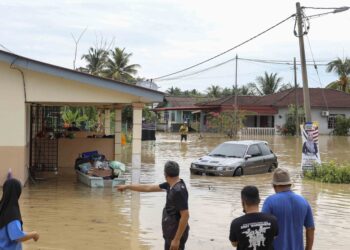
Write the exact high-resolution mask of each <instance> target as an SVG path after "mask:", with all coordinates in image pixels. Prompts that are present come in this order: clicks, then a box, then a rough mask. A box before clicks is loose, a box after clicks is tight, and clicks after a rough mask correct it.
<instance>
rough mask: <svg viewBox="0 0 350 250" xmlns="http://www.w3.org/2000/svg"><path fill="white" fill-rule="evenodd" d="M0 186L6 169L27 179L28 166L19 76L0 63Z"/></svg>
mask: <svg viewBox="0 0 350 250" xmlns="http://www.w3.org/2000/svg"><path fill="white" fill-rule="evenodd" d="M0 89H1V91H0V117H1V123H0V186H1V185H2V184H3V182H4V181H5V178H6V175H7V173H8V170H9V168H11V169H12V173H13V176H14V177H15V178H17V179H19V180H21V181H22V183H23V184H24V181H25V180H26V179H27V176H28V173H27V167H28V165H29V164H28V163H29V160H28V158H29V135H28V133H27V130H26V129H27V124H29V114H28V113H29V112H28V111H29V107H28V106H29V105H27V106H26V105H25V100H24V88H23V81H22V77H21V74H20V73H19V72H18V71H16V70H13V69H10V68H9V65H7V64H5V63H0Z"/></svg>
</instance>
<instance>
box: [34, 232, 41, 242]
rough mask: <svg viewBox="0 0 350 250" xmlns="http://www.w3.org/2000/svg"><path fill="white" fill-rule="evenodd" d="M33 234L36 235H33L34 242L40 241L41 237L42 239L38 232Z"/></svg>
mask: <svg viewBox="0 0 350 250" xmlns="http://www.w3.org/2000/svg"><path fill="white" fill-rule="evenodd" d="M33 233H34V235H33V240H34V241H38V239H39V237H40V236H39V234H38V233H37V232H36V231H34V232H33Z"/></svg>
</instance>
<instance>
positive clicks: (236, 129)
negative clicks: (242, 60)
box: [235, 54, 238, 136]
mask: <svg viewBox="0 0 350 250" xmlns="http://www.w3.org/2000/svg"><path fill="white" fill-rule="evenodd" d="M235 66H236V72H235V136H236V135H237V133H238V119H237V115H238V114H237V113H238V107H237V95H238V86H237V67H238V55H237V54H236V65H235Z"/></svg>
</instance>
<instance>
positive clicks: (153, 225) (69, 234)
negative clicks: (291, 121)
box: [20, 134, 350, 250]
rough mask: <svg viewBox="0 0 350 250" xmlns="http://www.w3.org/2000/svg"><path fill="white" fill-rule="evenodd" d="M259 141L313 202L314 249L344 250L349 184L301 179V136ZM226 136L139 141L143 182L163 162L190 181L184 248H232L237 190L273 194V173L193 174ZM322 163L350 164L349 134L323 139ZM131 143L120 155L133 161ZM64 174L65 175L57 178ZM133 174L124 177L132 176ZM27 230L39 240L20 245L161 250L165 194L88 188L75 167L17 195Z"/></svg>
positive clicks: (159, 175) (158, 173)
mask: <svg viewBox="0 0 350 250" xmlns="http://www.w3.org/2000/svg"><path fill="white" fill-rule="evenodd" d="M242 139H264V140H266V141H268V142H269V144H270V145H271V148H272V149H273V150H274V152H275V153H276V154H277V155H278V160H279V166H281V167H285V168H287V169H289V170H290V172H291V174H292V178H293V180H294V185H293V190H294V191H295V192H297V193H299V194H302V195H303V196H304V197H306V199H307V200H308V201H309V202H310V204H311V206H312V209H313V213H314V218H315V224H316V233H315V234H316V235H315V243H314V249H319V250H326V249H337V250H341V249H349V245H350V237H349V233H350V216H349V214H350V186H349V185H339V184H322V183H318V182H314V181H307V180H304V179H302V178H301V177H300V157H301V142H300V138H294V137H281V136H274V137H272V136H271V137H255V138H252V137H250V138H248V137H246V138H242ZM225 140H227V139H226V138H217V137H209V136H208V137H207V136H205V138H204V139H201V140H200V139H198V136H197V135H189V142H187V143H180V142H179V136H177V135H174V134H157V141H155V142H143V148H142V150H143V154H142V168H141V183H161V182H163V181H164V177H163V165H164V163H165V162H166V161H167V160H175V161H177V162H179V164H180V167H181V173H180V174H181V178H183V179H184V181H185V182H186V183H187V187H188V190H189V195H190V197H189V206H190V222H189V223H190V227H191V230H190V237H189V240H188V243H187V249H190V250H191V249H195V250H196V249H201V250H209V249H231V248H232V247H231V244H230V242H229V240H228V233H229V226H230V222H231V220H232V219H233V218H235V217H238V216H241V215H242V207H241V202H240V190H241V189H242V187H243V186H245V185H256V186H258V188H259V190H260V194H261V198H262V201H263V200H264V199H265V198H266V196H268V195H270V194H272V193H273V189H272V187H271V184H270V182H271V177H272V176H271V174H269V173H267V174H262V175H255V176H242V177H212V176H192V175H190V171H189V166H190V163H191V161H192V160H194V159H196V158H198V157H200V156H202V155H203V154H206V153H208V152H209V151H210V150H211V149H213V148H214V147H215V146H216V145H217V144H219V143H221V142H223V141H225ZM319 140H320V151H321V159H322V160H323V161H330V160H336V161H340V162H341V161H350V147H349V145H350V138H346V137H328V136H320V139H319ZM130 159H131V157H130V154H129V148H125V159H124V161H125V162H127V163H128V164H129V166H130ZM62 176H64V178H63V177H62ZM130 176H131V174H130V173H127V177H128V179H129V180H130ZM20 201H21V211H22V217H23V221H24V229H25V230H27V231H30V230H37V231H38V232H39V233H40V236H41V238H40V240H39V241H38V242H28V243H25V244H24V249H42V250H45V249H50V250H51V249H52V250H54V249H57V250H58V249H76V250H80V249H162V248H163V240H162V237H161V227H160V221H161V211H162V208H163V206H164V203H165V193H163V192H161V193H141V194H139V193H134V192H130V191H127V192H125V193H119V192H118V191H116V190H113V189H109V188H106V189H97V188H95V189H91V188H89V187H86V186H84V185H83V184H80V183H77V181H76V179H75V178H74V173H73V167H72V170H69V171H64V170H62V169H61V170H60V172H59V175H58V176H54V177H50V178H47V179H45V180H43V181H40V182H38V183H37V184H29V185H27V186H26V187H25V188H24V190H23V195H22V196H21V200H20Z"/></svg>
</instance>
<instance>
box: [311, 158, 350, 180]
mask: <svg viewBox="0 0 350 250" xmlns="http://www.w3.org/2000/svg"><path fill="white" fill-rule="evenodd" d="M304 176H305V177H306V178H307V179H311V180H316V181H319V182H326V183H339V184H350V163H349V162H347V163H342V164H339V163H335V162H333V161H332V162H327V163H322V164H317V165H315V168H314V170H312V171H307V172H305V174H304Z"/></svg>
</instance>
